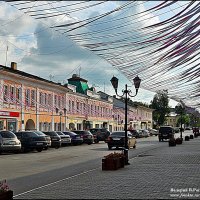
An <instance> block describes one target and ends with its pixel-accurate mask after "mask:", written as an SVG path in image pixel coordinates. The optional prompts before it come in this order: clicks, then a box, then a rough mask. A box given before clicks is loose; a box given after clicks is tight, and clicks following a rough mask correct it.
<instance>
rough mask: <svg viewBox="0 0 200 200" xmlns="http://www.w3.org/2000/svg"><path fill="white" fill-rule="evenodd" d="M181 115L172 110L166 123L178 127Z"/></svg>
mask: <svg viewBox="0 0 200 200" xmlns="http://www.w3.org/2000/svg"><path fill="white" fill-rule="evenodd" d="M178 118H179V116H178V115H177V114H176V113H175V112H170V113H169V114H168V115H167V116H166V122H165V124H166V125H169V126H172V127H176V126H177V121H178Z"/></svg>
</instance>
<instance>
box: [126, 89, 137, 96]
mask: <svg viewBox="0 0 200 200" xmlns="http://www.w3.org/2000/svg"><path fill="white" fill-rule="evenodd" d="M127 93H128V96H130V97H135V96H136V95H137V93H138V89H136V93H135V95H131V93H132V92H131V90H128V91H127Z"/></svg>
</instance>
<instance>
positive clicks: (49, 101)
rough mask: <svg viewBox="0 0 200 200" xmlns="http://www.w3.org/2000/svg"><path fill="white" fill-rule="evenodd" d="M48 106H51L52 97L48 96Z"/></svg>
mask: <svg viewBox="0 0 200 200" xmlns="http://www.w3.org/2000/svg"><path fill="white" fill-rule="evenodd" d="M48 105H49V106H52V95H51V94H48Z"/></svg>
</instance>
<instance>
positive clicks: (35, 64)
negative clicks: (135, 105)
mask: <svg viewBox="0 0 200 200" xmlns="http://www.w3.org/2000/svg"><path fill="white" fill-rule="evenodd" d="M118 3H119V2H118ZM110 6H111V7H112V6H115V5H114V2H113V3H112V4H111V5H110ZM102 9H108V8H105V7H104V8H101V10H102ZM136 9H143V8H142V7H139V8H136ZM96 12H97V11H96V10H94V11H91V13H84V14H85V15H86V16H87V15H88V16H92V15H94V14H95V13H96ZM131 12H133V11H131ZM74 17H75V16H74ZM79 17H83V16H79ZM157 20H159V19H157ZM0 24H1V29H0V43H1V50H0V60H1V63H0V64H1V65H6V66H8V67H9V66H10V63H11V62H16V63H17V66H18V70H21V71H25V72H27V73H30V74H34V75H36V76H39V77H42V78H45V79H48V80H52V81H55V82H61V83H67V79H69V78H71V76H72V75H73V74H75V73H76V74H80V76H81V77H82V78H84V79H87V80H88V85H89V87H91V86H94V87H96V90H97V91H99V90H101V91H104V92H106V93H108V94H111V95H113V94H114V90H113V88H112V86H111V83H110V79H111V78H112V76H113V75H115V76H116V77H118V78H119V93H120V92H121V90H122V89H124V86H125V84H126V83H127V84H128V85H129V86H132V83H131V82H129V81H128V80H127V79H126V77H125V76H124V75H123V74H122V73H121V72H120V71H118V70H116V69H114V68H113V67H112V66H111V64H109V63H108V62H107V61H105V60H103V59H102V58H101V57H98V56H96V55H95V54H94V53H93V52H90V51H89V50H86V49H83V48H81V47H80V46H79V45H77V44H76V43H74V42H73V41H72V40H71V39H70V38H68V37H66V36H64V35H62V34H61V33H58V32H56V31H54V30H52V29H50V28H48V26H47V25H46V24H45V23H44V22H42V21H39V20H35V19H33V18H31V17H29V16H28V15H26V14H24V13H23V12H22V11H19V10H17V9H16V8H15V7H12V6H11V5H9V4H8V3H6V2H2V1H1V2H0ZM133 78H134V77H133ZM130 89H131V90H132V92H133V93H134V91H135V89H134V86H132V87H130ZM154 94H155V93H153V92H150V91H146V90H143V89H142V88H140V89H139V92H138V95H137V96H136V97H135V98H134V99H133V100H135V101H141V102H145V103H148V104H149V103H150V101H151V100H152V99H153V96H154ZM176 104H177V102H175V101H173V100H170V106H172V107H174V106H175V105H176Z"/></svg>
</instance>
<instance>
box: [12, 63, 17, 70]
mask: <svg viewBox="0 0 200 200" xmlns="http://www.w3.org/2000/svg"><path fill="white" fill-rule="evenodd" d="M11 69H14V70H17V63H16V62H11Z"/></svg>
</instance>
